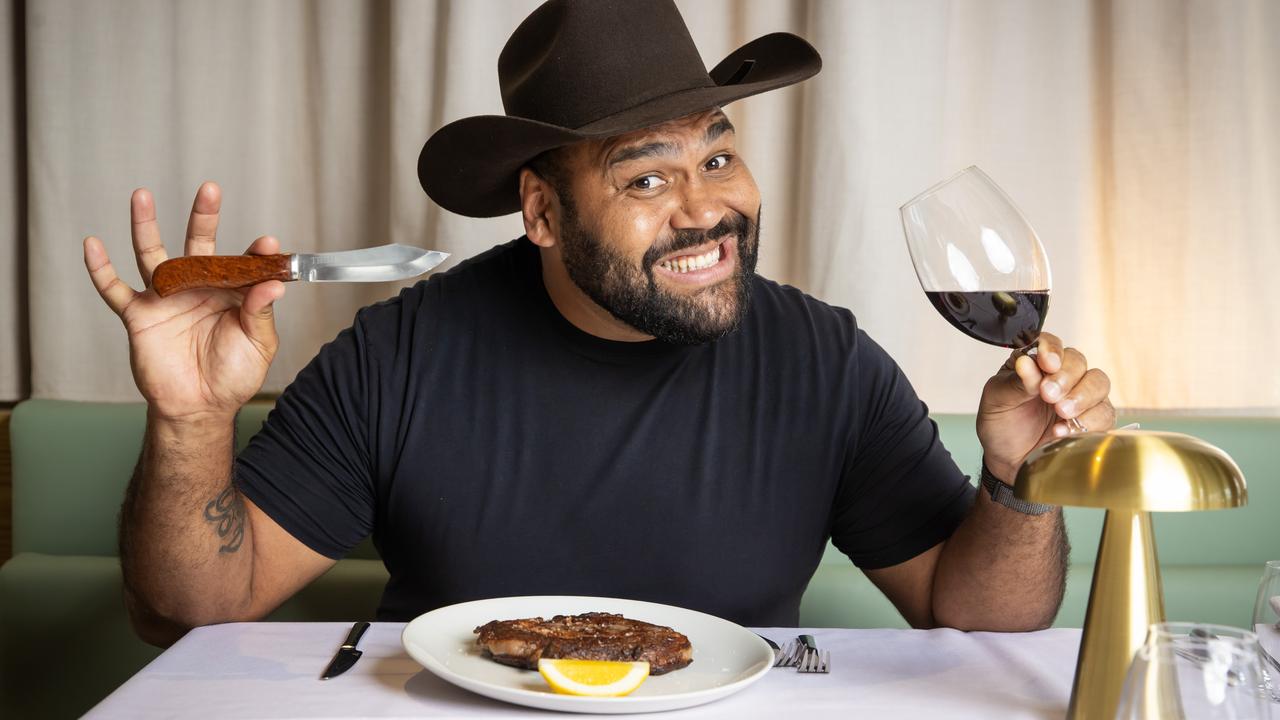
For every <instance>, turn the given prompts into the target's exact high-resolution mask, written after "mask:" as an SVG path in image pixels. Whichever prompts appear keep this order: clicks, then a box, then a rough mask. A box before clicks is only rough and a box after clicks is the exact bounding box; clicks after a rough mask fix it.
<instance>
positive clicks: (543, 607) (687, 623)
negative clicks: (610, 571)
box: [401, 595, 773, 713]
mask: <svg viewBox="0 0 1280 720" xmlns="http://www.w3.org/2000/svg"><path fill="white" fill-rule="evenodd" d="M584 612H611V613H620V614H622V615H624V616H626V617H627V618H628V619H631V620H643V621H644V622H648V623H653V624H655V625H666V626H668V627H671V628H674V629H675V630H676V631H678V632H682V633H684V634H685V635H687V636H688V638H689V642H690V644H692V645H693V662H692V663H691V664H689V665H688V666H687V667H685V668H683V669H681V670H675V671H672V672H669V673H667V674H665V675H656V676H653V677H650V678H649V679H647V680H645V681H644V684H643V685H641V686H640V687H639V689H637V690H636V691H635V692H633V693H631V694H630V695H628V696H626V697H618V698H591V697H580V696H575V695H560V694H557V693H555V692H552V690H551V688H550V687H549V686H548V685H547V683H546V681H544V680H543V679H542V676H541V675H539V674H538V673H537V672H536V671H533V670H521V669H519V668H513V667H509V666H506V665H499V664H498V663H496V662H494V661H492V660H489V659H487V658H485V657H484V656H483V655H481V654H480V651H479V649H478V648H477V647H476V644H475V639H476V636H475V634H474V633H473V632H472V631H473V630H474V629H475V628H476V627H478V626H480V625H483V624H485V623H487V622H489V621H490V620H514V619H517V618H529V617H538V616H541V617H544V618H550V617H551V616H553V615H574V614H577V613H584ZM401 642H403V643H404V649H405V651H407V652H408V653H409V656H410V657H412V658H413V659H414V660H417V661H418V662H419V663H422V666H423V667H425V668H426V669H427V670H430V671H431V672H432V673H434V674H435V675H438V676H439V677H441V678H442V679H444V680H446V681H448V682H451V683H453V684H454V685H457V686H459V687H463V688H466V689H467V690H470V691H472V692H475V693H479V694H481V695H484V696H487V697H491V698H494V699H496V700H503V701H505V702H509V703H515V704H517V705H526V706H528V707H535V708H542V709H545V710H561V711H567V712H583V713H639V712H655V711H659V710H674V709H676V708H685V707H691V706H693V705H701V704H702V703H706V702H711V701H712V700H718V699H720V698H722V697H725V696H726V695H732V694H733V693H735V692H738V691H739V690H741V689H743V688H745V687H747V686H748V685H750V684H751V683H753V682H755V681H756V680H759V679H760V678H761V677H764V675H765V673H767V672H768V671H769V668H770V667H771V666H772V665H773V650H771V649H770V648H769V646H768V645H767V644H766V643H765V641H764V640H762V639H761V638H760V636H758V635H756V634H755V633H753V632H751V631H750V630H747V629H746V628H744V627H742V626H741V625H736V624H734V623H731V622H729V621H728V620H723V619H721V618H718V617H716V616H714V615H708V614H706V613H700V612H696V611H694V610H685V609H684V608H678V607H672V606H670V605H660V604H658V603H649V602H639V601H636V600H618V599H615V598H594V597H576V596H568V595H565V596H556V595H544V596H530V597H508V598H493V599H491V600H476V601H475V602H467V603H459V604H457V605H450V606H448V607H442V608H440V609H438V610H433V611H431V612H429V613H426V614H425V615H420V616H418V617H417V618H415V619H414V620H413V621H412V622H410V623H409V624H408V625H407V626H406V627H405V629H404V634H403V635H401Z"/></svg>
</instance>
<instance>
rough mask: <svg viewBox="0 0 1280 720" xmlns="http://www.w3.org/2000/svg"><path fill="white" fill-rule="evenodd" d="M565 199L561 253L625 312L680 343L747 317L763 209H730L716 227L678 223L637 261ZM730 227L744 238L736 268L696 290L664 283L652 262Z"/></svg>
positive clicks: (596, 295)
mask: <svg viewBox="0 0 1280 720" xmlns="http://www.w3.org/2000/svg"><path fill="white" fill-rule="evenodd" d="M561 205H562V207H563V209H564V218H563V222H562V225H563V227H562V229H561V233H560V242H561V256H562V257H563V258H564V265H565V269H566V270H567V271H568V273H569V278H570V279H572V280H573V282H574V284H576V285H577V286H578V287H579V288H581V289H582V291H583V292H585V293H586V294H587V296H588V297H590V298H591V299H592V300H594V301H595V303H596V304H597V305H599V306H600V307H602V308H604V309H605V310H607V311H608V312H609V314H611V315H613V316H614V317H615V318H617V319H618V320H621V321H622V322H624V323H626V324H627V325H630V326H631V327H633V328H635V329H636V330H639V331H640V332H643V333H645V334H646V335H652V336H653V337H655V338H658V339H659V340H663V341H665V342H668V343H672V344H676V345H701V344H704V343H709V342H712V341H714V340H719V339H720V338H722V337H724V336H725V335H727V334H729V333H731V332H733V331H734V330H736V329H738V327H739V326H741V325H742V320H743V318H745V317H746V315H747V309H748V306H749V305H750V302H751V276H752V275H754V274H755V270H756V260H757V258H758V255H759V246H760V213H759V212H758V211H757V213H756V218H755V220H754V221H752V220H750V219H749V218H747V216H745V215H743V214H742V213H738V212H734V211H730V212H729V213H727V214H726V215H725V216H724V218H722V219H721V220H720V222H719V223H717V224H716V226H715V227H713V228H711V229H709V230H677V231H676V232H675V233H673V234H672V235H671V237H669V238H667V239H659V240H658V242H656V243H654V245H653V247H650V248H649V249H648V250H647V251H646V252H645V254H644V257H643V258H642V259H641V261H640V265H639V266H638V267H637V266H636V265H635V264H634V262H633V261H632V260H631V259H630V258H628V257H626V256H624V255H623V254H621V253H619V252H617V251H615V250H614V249H613V248H612V247H611V246H610V245H609V244H608V243H607V242H604V241H603V240H602V239H601V238H600V236H599V235H597V234H596V233H593V232H592V231H591V230H589V229H588V228H587V227H586V226H585V225H584V224H583V223H582V222H581V219H580V218H579V217H578V215H577V211H576V208H574V206H573V203H572V201H571V200H569V199H568V198H565V197H563V196H562V202H561ZM729 235H736V236H737V238H738V242H737V243H736V248H737V257H736V258H735V260H736V261H737V262H736V263H735V266H734V271H733V275H731V276H730V277H728V278H726V279H724V280H722V281H720V282H719V283H716V284H715V285H712V286H709V287H704V288H699V289H698V290H697V291H696V292H694V293H692V294H689V295H681V294H676V293H671V292H667V291H666V290H663V289H662V288H660V287H658V283H657V281H656V280H655V279H654V276H653V266H654V265H655V264H656V263H657V262H658V260H659V259H660V258H662V257H663V256H664V255H667V254H669V253H673V252H679V251H681V250H685V249H689V248H694V247H697V246H699V245H705V244H706V243H708V242H710V241H712V240H719V239H721V238H724V237H726V236H729ZM721 262H724V261H723V260H721Z"/></svg>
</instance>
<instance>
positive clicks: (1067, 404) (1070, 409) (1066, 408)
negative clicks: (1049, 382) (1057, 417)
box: [1058, 398, 1076, 417]
mask: <svg viewBox="0 0 1280 720" xmlns="http://www.w3.org/2000/svg"><path fill="white" fill-rule="evenodd" d="M1058 410H1061V411H1062V414H1063V415H1066V416H1067V417H1075V414H1076V401H1075V400H1072V399H1071V398H1067V399H1066V400H1063V401H1062V402H1060V403H1058Z"/></svg>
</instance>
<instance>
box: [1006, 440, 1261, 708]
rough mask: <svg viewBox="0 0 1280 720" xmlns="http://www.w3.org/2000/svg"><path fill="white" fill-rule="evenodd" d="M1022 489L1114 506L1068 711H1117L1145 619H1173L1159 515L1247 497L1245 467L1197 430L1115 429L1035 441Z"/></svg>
mask: <svg viewBox="0 0 1280 720" xmlns="http://www.w3.org/2000/svg"><path fill="white" fill-rule="evenodd" d="M1014 495H1015V496H1017V497H1019V498H1022V499H1023V500H1028V501H1031V502H1037V503H1049V504H1054V505H1069V506H1076V507H1093V508H1103V509H1105V510H1106V511H1107V513H1106V518H1105V520H1104V521H1103V526H1102V539H1101V540H1100V541H1099V543H1098V559H1097V562H1096V564H1095V565H1094V569H1093V586H1092V589H1091V590H1090V592H1089V609H1088V612H1087V613H1086V615H1085V621H1084V633H1083V637H1082V638H1081V642H1080V656H1079V658H1078V660H1077V662H1076V677H1075V684H1074V685H1073V686H1072V688H1071V705H1070V708H1069V709H1068V711H1067V717H1068V718H1112V717H1114V716H1115V712H1116V706H1117V705H1118V703H1119V700H1120V691H1121V687H1122V685H1123V683H1124V677H1125V672H1126V671H1127V670H1128V667H1129V662H1130V661H1131V660H1132V659H1133V655H1134V653H1135V652H1136V651H1137V649H1138V648H1139V647H1140V646H1141V645H1142V642H1143V639H1144V638H1145V636H1146V633H1147V627H1148V626H1149V625H1151V623H1156V622H1163V621H1164V619H1165V617H1164V595H1163V592H1162V591H1161V586H1160V566H1159V565H1158V564H1157V561H1156V544H1155V537H1154V536H1153V534H1152V531H1151V513H1152V512H1186V511H1190V510H1215V509H1219V508H1232V507H1239V506H1241V505H1244V504H1245V503H1246V502H1247V501H1248V491H1247V490H1246V488H1245V482H1244V475H1242V474H1241V472H1240V468H1239V467H1238V466H1237V465H1236V464H1235V462H1234V461H1233V460H1232V459H1231V458H1230V457H1229V456H1228V455H1227V454H1226V453H1225V452H1223V451H1222V450H1220V449H1218V448H1217V447H1214V446H1213V445H1210V444H1209V443H1207V442H1205V441H1203V440H1200V439H1198V438H1194V437H1191V436H1190V435H1182V434H1179V433H1169V432H1154V431H1148V430H1111V431H1109V432H1088V433H1081V434H1079V435H1071V436H1068V437H1066V438H1063V439H1061V440H1058V441H1056V442H1053V443H1050V444H1048V445H1045V446H1042V447H1041V448H1039V449H1037V450H1036V451H1035V452H1033V453H1032V454H1031V455H1029V456H1028V457H1027V459H1026V462H1024V463H1023V464H1022V467H1021V468H1020V469H1019V471H1018V479H1017V482H1016V483H1015V485H1014Z"/></svg>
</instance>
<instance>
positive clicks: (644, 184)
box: [631, 175, 667, 190]
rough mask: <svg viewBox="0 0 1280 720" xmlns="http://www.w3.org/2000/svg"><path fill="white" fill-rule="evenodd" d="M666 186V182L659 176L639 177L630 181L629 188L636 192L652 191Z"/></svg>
mask: <svg viewBox="0 0 1280 720" xmlns="http://www.w3.org/2000/svg"><path fill="white" fill-rule="evenodd" d="M666 184H667V181H666V180H663V179H662V176H661V175H641V176H640V177H638V178H636V179H635V180H632V181H631V187H633V188H635V189H636V190H654V189H656V188H659V187H661V186H663V185H666Z"/></svg>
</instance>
